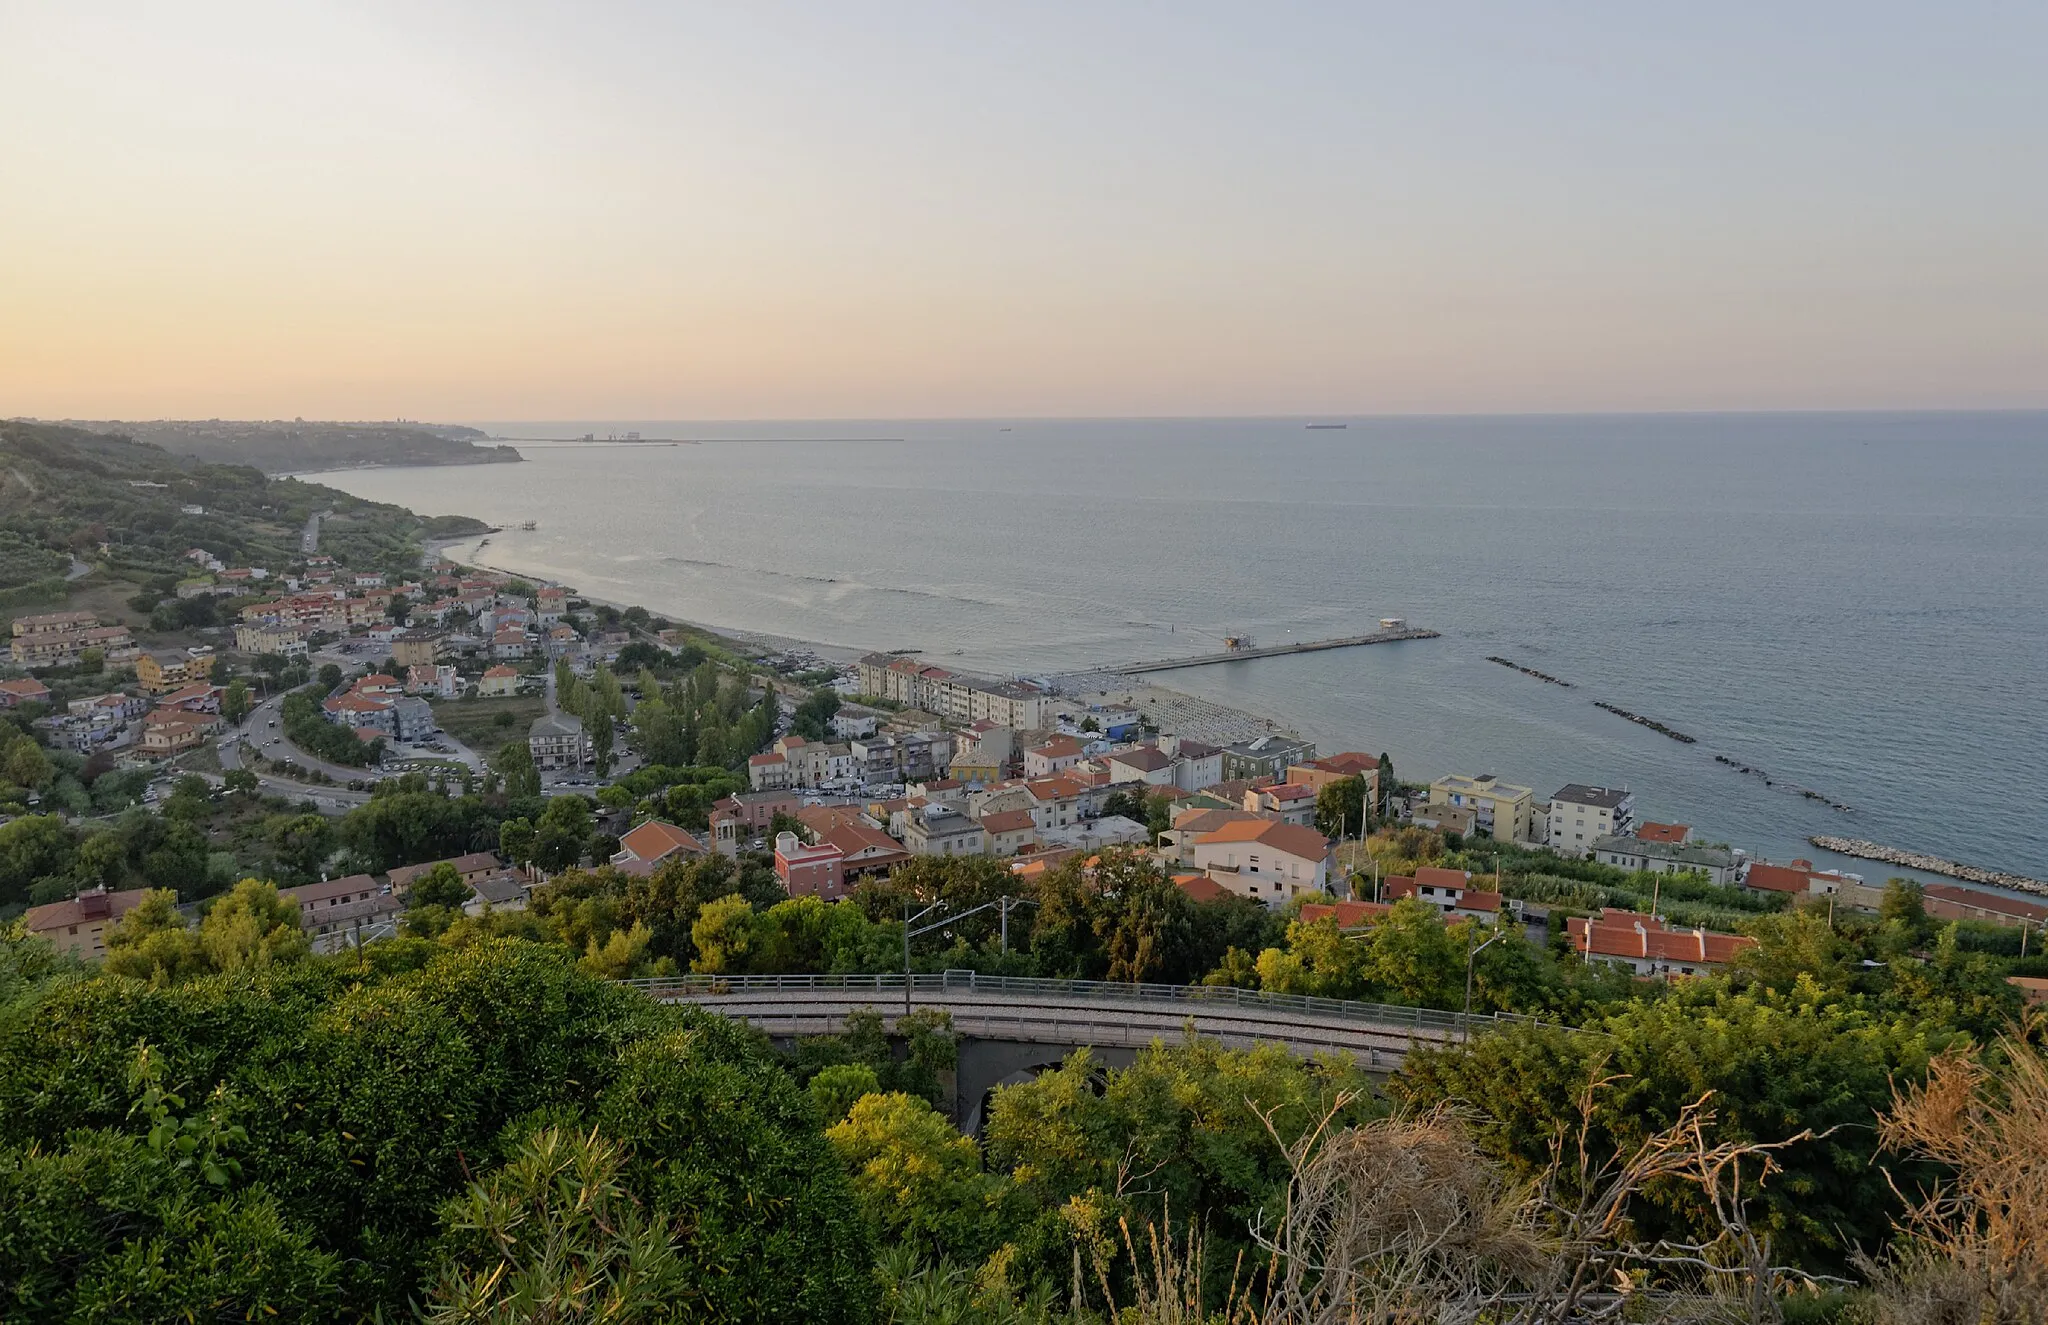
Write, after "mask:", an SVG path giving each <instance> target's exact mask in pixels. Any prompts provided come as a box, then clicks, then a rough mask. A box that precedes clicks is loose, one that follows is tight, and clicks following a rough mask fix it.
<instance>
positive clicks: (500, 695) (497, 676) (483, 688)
mask: <svg viewBox="0 0 2048 1325" xmlns="http://www.w3.org/2000/svg"><path fill="white" fill-rule="evenodd" d="M518 693H519V672H518V670H517V669H515V668H511V667H506V666H504V665H502V664H500V665H499V666H496V667H487V668H485V669H484V674H483V676H482V678H481V679H479V680H478V681H477V683H476V695H477V698H478V699H509V698H511V697H512V696H513V695H516V694H518Z"/></svg>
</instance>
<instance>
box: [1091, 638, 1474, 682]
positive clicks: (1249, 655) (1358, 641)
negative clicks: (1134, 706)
mask: <svg viewBox="0 0 2048 1325" xmlns="http://www.w3.org/2000/svg"><path fill="white" fill-rule="evenodd" d="M1440 633H1441V632H1438V631H1434V630H1382V631H1377V632H1375V633H1373V634H1371V635H1346V636H1344V637H1343V638H1342V639H1319V640H1308V641H1305V642H1303V643H1300V644H1267V645H1264V646H1261V647H1259V648H1251V649H1223V650H1219V651H1218V652H1215V653H1197V654H1194V655H1192V656H1190V657H1186V658H1157V659H1154V660H1153V661H1151V662H1135V663H1119V664H1117V665H1116V666H1114V667H1104V668H1101V669H1100V670H1102V671H1104V672H1108V673H1110V674H1112V675H1115V676H1136V675H1138V674H1139V673H1140V672H1171V671H1176V670H1178V669H1180V668H1182V667H1207V666H1209V665H1211V664H1212V663H1226V662H1246V661H1248V660H1250V659H1253V658H1278V657H1281V656H1283V655H1285V654H1289V653H1321V652H1322V651H1323V650H1325V649H1355V648H1360V647H1362V646H1364V645H1367V644H1394V643H1398V642H1399V641H1401V640H1411V639H1436V638H1438V636H1439V634H1440Z"/></svg>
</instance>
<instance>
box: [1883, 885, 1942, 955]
mask: <svg viewBox="0 0 2048 1325" xmlns="http://www.w3.org/2000/svg"><path fill="white" fill-rule="evenodd" d="M1877 919H1878V923H1879V924H1881V925H1885V926H1887V927H1891V928H1895V929H1896V930H1897V932H1898V933H1899V934H1900V935H1901V936H1903V937H1904V938H1905V940H1906V941H1907V942H1908V943H1909V944H1912V943H1925V942H1927V941H1928V939H1930V938H1932V937H1933V935H1934V923H1933V921H1931V920H1929V919H1928V917H1927V896H1926V892H1925V890H1924V889H1922V887H1921V886H1920V885H1919V884H1918V883H1915V882H1914V881H1913V880H1911V879H1887V880H1886V881H1885V885H1884V895H1883V896H1882V897H1880V898H1879V899H1878V903H1877Z"/></svg>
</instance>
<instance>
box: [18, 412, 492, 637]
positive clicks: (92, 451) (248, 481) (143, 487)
mask: <svg viewBox="0 0 2048 1325" xmlns="http://www.w3.org/2000/svg"><path fill="white" fill-rule="evenodd" d="M316 512H332V517H331V518H329V519H326V520H324V521H323V523H322V527H321V533H320V551H321V552H323V553H326V554H327V555H329V556H332V557H335V558H336V559H337V560H339V561H341V562H342V563H343V564H345V565H349V566H353V567H357V568H362V569H386V570H391V571H404V570H410V569H412V568H414V567H416V566H417V565H418V562H419V555H420V546H421V544H420V541H421V539H423V538H429V537H436V536H451V535H455V534H461V533H466V532H476V531H482V530H483V529H484V528H486V526H485V525H483V524H482V523H480V522H478V521H474V520H469V519H467V518H464V517H460V516H457V517H436V518H434V519H422V518H421V517H419V516H416V515H414V514H413V513H412V512H410V511H407V510H405V509H404V508H402V507H398V506H390V505H385V504H383V503H381V502H370V501H364V500H362V499H361V498H359V497H353V496H350V495H349V494H348V493H345V492H341V491H339V490H337V489H334V488H329V487H324V486H322V485H320V484H317V483H305V482H301V481H299V480H297V479H273V478H269V477H266V476H265V475H264V474H263V473H262V472H261V471H260V470H257V469H253V468H250V467H248V466H246V465H220V464H209V463H206V462H204V461H200V460H195V459H193V458H191V457H189V456H179V455H173V454H172V453H170V452H168V451H165V450H163V449H162V448H160V447H157V446H152V445H149V444H146V443H142V442H137V441H134V440H132V439H130V438H127V437H121V436H116V435H110V434H101V433H90V432H85V431H82V430H80V429H76V428H68V427H62V426H59V425H55V424H41V423H27V422H21V421H5V422H0V612H5V613H7V614H10V615H12V614H18V613H19V612H21V611H23V610H46V609H47V606H48V605H50V604H55V603H60V602H62V601H64V600H65V599H66V598H68V597H71V596H73V594H75V593H82V592H86V591H88V590H89V589H90V588H91V587H92V586H93V585H95V584H104V583H106V582H108V581H126V582H130V583H134V584H146V583H148V582H149V581H151V580H162V579H164V578H165V577H177V576H181V575H183V574H186V573H188V572H189V571H190V570H191V564H190V563H189V562H187V561H185V560H184V555H185V553H186V551H187V550H189V549H191V548H194V547H202V548H205V549H206V550H207V551H208V552H211V553H213V554H214V555H215V556H217V557H219V558H220V559H221V560H222V561H224V562H226V563H227V564H229V565H257V566H270V567H282V566H283V565H285V564H287V563H289V562H292V561H296V560H298V559H299V557H300V555H301V553H300V542H299V540H300V535H301V531H302V530H303V529H304V528H305V525H306V521H307V519H308V518H309V517H310V516H312V515H313V514H315V513H316ZM73 558H76V559H77V560H78V561H80V562H83V563H85V564H87V565H89V566H91V567H93V568H94V572H95V573H94V574H91V575H88V576H85V577H83V578H81V579H79V580H78V581H76V582H73V583H67V581H66V579H65V575H66V572H67V570H69V569H71V568H72V565H73Z"/></svg>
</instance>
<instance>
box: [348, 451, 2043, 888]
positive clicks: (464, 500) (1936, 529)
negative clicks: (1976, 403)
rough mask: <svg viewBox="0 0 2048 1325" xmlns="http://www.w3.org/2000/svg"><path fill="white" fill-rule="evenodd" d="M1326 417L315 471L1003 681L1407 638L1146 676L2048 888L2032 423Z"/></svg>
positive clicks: (1672, 811) (518, 542)
mask: <svg viewBox="0 0 2048 1325" xmlns="http://www.w3.org/2000/svg"><path fill="white" fill-rule="evenodd" d="M1330 421H1332V422H1334V421H1338V420H1330ZM1345 422H1348V425H1349V426H1348V427H1346V428H1345V429H1342V430H1335V429H1330V430H1310V429H1308V428H1306V427H1305V426H1304V421H1303V420H1298V419H1296V420H1241V419H1231V420H1199V419H1196V420H1159V421H1110V422H1093V421H1056V422H1047V421H1028V420H1027V421H1017V422H1012V423H1008V424H1005V423H1001V422H980V421H966V422H915V423H911V422H888V421H881V422H843V423H789V424H759V423H756V424H705V423H665V422H659V421H650V422H638V423H609V424H590V423H545V424H508V423H494V424H483V425H480V426H483V427H485V428H487V429H488V430H489V431H491V432H493V433H495V434H497V435H500V436H505V437H511V438H521V439H534V438H566V437H574V436H580V435H581V434H583V433H586V432H596V433H597V434H598V435H599V436H600V437H602V436H604V435H605V434H606V433H607V432H614V431H617V432H623V431H625V430H627V429H633V430H637V431H639V432H641V433H643V434H644V435H646V436H649V437H676V438H691V439H699V440H701V442H702V444H700V445H694V446H677V447H671V446H659V447H654V446H640V447H629V446H602V445H600V446H584V445H564V446H551V445H533V446H530V447H528V448H525V449H526V454H527V455H528V456H529V463H526V464H522V465H504V466H491V467H478V468H454V469H410V470H366V471H351V472H344V473H338V474H333V475H327V476H323V477H324V479H325V481H327V482H331V483H333V484H335V485H336V486H339V487H342V488H345V489H347V490H349V491H352V492H356V493H360V494H362V495H364V496H367V497H373V498H376V499H379V500H384V501H392V502H399V503H402V504H404V505H406V506H409V507H411V508H413V509H415V510H418V511H421V512H424V513H436V514H438V513H461V514H468V515H474V516H478V517H481V518H483V519H487V520H490V521H492V522H493V523H500V524H504V525H506V526H508V528H507V531H506V532H505V533H502V534H499V535H497V536H496V537H494V538H493V539H492V540H491V544H490V547H489V549H488V557H487V559H488V560H490V561H492V562H493V563H494V564H498V565H504V566H509V567H515V568H518V569H521V570H524V571H529V572H531V573H535V574H540V575H546V576H550V577H553V578H558V579H562V580H565V581H568V582H570V583H572V584H574V585H576V586H577V587H579V588H581V589H583V590H585V591H586V592H590V593H594V594H597V595H599V596H601V597H606V598H612V599H617V600H622V601H634V602H641V603H645V604H646V605H647V606H649V607H650V608H653V609H655V610H658V611H664V612H668V613H671V614H674V615H678V616H682V617H686V618H689V619H693V620H698V621H703V622H707V623H714V624H721V625H727V626H732V627H737V628H744V629H752V630H759V631H767V632H774V633H779V634H785V635H792V636H797V637H800V638H808V639H815V640H822V641H827V642H831V643H838V644H847V645H855V646H861V647H878V648H880V647H914V648H922V649H924V650H926V651H928V652H929V653H930V654H932V655H933V656H934V658H935V659H936V660H939V661H943V662H946V663H947V664H949V665H956V666H960V667H964V668H970V669H980V670H986V671H990V672H997V673H1018V674H1025V675H1031V674H1042V673H1045V672H1050V671H1057V670H1066V669H1072V668H1078V667H1082V666H1086V665H1090V664H1096V663H1103V662H1110V661H1116V660H1125V659H1137V658H1150V657H1159V656H1173V655H1176V654H1179V653H1193V652H1200V651H1204V650H1206V649H1210V648H1214V647H1217V645H1218V643H1219V641H1220V637H1221V636H1222V635H1223V634H1225V633H1249V634H1251V635H1253V636H1255V637H1257V639H1258V640H1259V641H1260V642H1262V643H1270V642H1279V641H1284V640H1286V639H1289V638H1294V639H1316V638H1323V637H1327V636H1334V635H1344V634H1352V633H1356V632H1359V631H1361V630H1364V629H1370V628H1371V623H1372V622H1374V621H1375V620H1376V619H1377V618H1379V617H1382V616H1403V617H1406V618H1408V619H1409V621H1411V622H1412V623H1414V624H1416V625H1420V626H1427V627H1430V628H1433V629H1436V630H1440V631H1442V632H1443V638H1441V639H1437V640H1431V641H1424V642H1417V643H1407V644H1400V645H1393V646H1379V647H1373V648H1365V649H1351V650H1345V651H1340V652H1329V653H1319V654H1308V655H1300V656H1294V657H1288V658H1276V659H1266V660H1259V661H1252V662H1242V663H1233V664H1226V665H1223V666H1217V667H1210V668H1204V669H1199V670H1190V671H1181V672H1170V673H1164V674H1161V675H1159V676H1157V677H1155V678H1153V679H1155V680H1158V681H1159V682H1161V683H1163V684H1167V685H1172V686H1176V687H1178V688H1181V689H1185V690H1189V691H1193V692H1195V693H1198V694H1201V695H1205V696H1208V697H1210V698H1214V699H1217V700H1221V701H1225V702H1231V703H1236V704H1240V705H1243V706H1246V707H1249V708H1252V709H1254V710H1255V711H1258V712H1261V713H1265V714H1268V715H1270V716H1274V717H1277V718H1279V719H1281V720H1283V721H1285V722H1287V723H1288V724H1290V725H1292V726H1295V727H1297V728H1299V729H1300V730H1301V731H1303V732H1304V733H1306V734H1308V735H1310V736H1312V737H1313V738H1314V739H1316V740H1317V742H1318V743H1319V744H1320V745H1321V746H1322V748H1324V749H1325V750H1340V749H1354V748H1355V749H1365V750H1370V751H1374V752H1377V751H1381V750H1385V751H1387V752H1389V753H1390V754H1391V755H1392V756H1393V759H1394V763H1395V767H1396V768H1397V769H1398V770H1399V771H1400V773H1401V774H1402V775H1403V776H1407V777H1422V776H1434V775H1436V774H1439V773H1444V772H1452V771H1456V772H1467V773H1481V772H1492V773H1497V774H1499V775H1500V776H1501V777H1503V778H1505V779H1507V780H1510V781H1515V782H1522V783H1527V784H1530V785H1533V786H1534V787H1535V789H1536V791H1537V794H1538V795H1539V796H1548V795H1549V794H1550V793H1551V792H1552V791H1554V790H1555V789H1556V787H1557V786H1558V785H1560V784H1562V783H1564V782H1567V781H1581V782H1590V783H1606V784H1609V785H1625V786H1628V787H1630V788H1632V789H1634V790H1635V791H1636V792H1637V799H1638V804H1639V813H1641V814H1642V815H1643V816H1644V817H1647V818H1653V819H1664V820H1680V821H1684V822H1688V823H1691V824H1693V825H1695V826H1696V827H1697V828H1698V829H1699V830H1701V831H1702V832H1703V833H1704V834H1705V835H1707V836H1708V837H1709V838H1710V839H1716V840H1721V841H1727V842H1731V843H1733V844H1735V845H1738V846H1744V847H1747V848H1749V849H1751V850H1754V851H1760V852H1763V853H1765V854H1767V855H1769V856H1771V857H1773V858H1777V859H1786V858H1789V857H1791V856H1793V855H1796V854H1806V855H1812V856H1815V857H1816V858H1822V857H1820V856H1819V855H1818V853H1814V852H1813V851H1812V850H1811V849H1810V848H1808V847H1807V846H1806V845H1805V842H1804V839H1805V836H1806V835H1807V834H1808V833H1814V832H1834V833H1841V834H1844V835H1847V836H1856V837H1866V838H1871V839H1875V840H1878V841H1882V842H1887V843H1890V844H1893V845H1897V846H1902V847H1908V848H1912V849H1918V850H1925V851H1932V852H1935V853H1937V854H1941V855H1945V856H1949V857H1951V858H1955V859H1961V860H1966V861H1971V862H1974V863H1980V864H1984V865H1989V866H1994V867H2001V868H2007V869H2014V870H2017V871H2020V872H2022V873H2026V874H2031V875H2034V876H2036V877H2048V414H2042V413H2015V414H1953V415H1878V414H1869V415H1792V416H1775V415H1713V416H1706V415H1701V416H1640V417H1621V416H1602V417H1554V416H1553V417H1540V418H1485V419H1474V418H1423V419H1351V420H1348V421H1345ZM528 520H531V521H534V522H536V524H537V528H536V529H535V530H533V531H532V532H520V531H518V530H516V529H515V528H511V526H516V525H517V524H519V523H521V522H524V521H528ZM1488 654H1501V655H1504V656H1507V657H1510V658H1513V659H1516V660H1517V661H1520V662H1523V663H1525V664H1527V665H1529V666H1532V667H1535V668H1538V669H1539V670H1542V671H1545V672H1549V673H1551V674H1553V675H1555V676H1559V677H1562V678H1564V679H1566V680H1569V681H1572V682H1575V683H1576V687H1577V688H1575V689H1571V690H1565V689H1560V688H1558V687H1555V686H1549V685H1545V684H1543V683H1541V682H1539V681H1536V680H1533V679H1531V678H1529V677H1526V676H1522V675H1520V674H1518V673H1515V672H1511V671H1509V670H1507V669H1505V668H1503V667H1499V666H1497V665H1495V664H1492V663H1489V662H1487V661H1485V659H1486V656H1487V655H1488ZM1595 699H1605V700H1608V701H1610V702H1612V703H1615V704H1618V705H1620V706H1621V707H1623V708H1626V709H1630V710H1633V711H1635V712H1637V713H1642V714H1646V715H1649V716H1651V717H1654V718H1657V719H1659V720H1661V721H1663V722H1665V723H1667V724H1669V725H1670V726H1672V727H1674V728H1677V729H1678V730H1680V731H1683V732H1687V733H1690V734H1692V735H1694V736H1696V737H1698V738H1699V741H1698V744H1696V745H1690V746H1686V745H1680V744H1678V743H1676V742H1673V741H1671V740H1668V739H1666V738H1665V737H1662V736H1659V735H1657V734H1656V733H1654V732H1650V731H1647V730H1645V729H1643V728H1640V727H1637V726H1634V725H1632V724H1630V723H1627V722H1624V721H1622V720H1621V719H1619V718H1616V717H1613V716H1610V715H1609V714H1606V713H1604V712H1602V711H1600V710H1598V709H1596V708H1594V707H1593V706H1592V702H1591V701H1593V700H1595ZM1716 754H1726V755H1728V756H1730V757H1731V758H1734V759H1737V760H1739V761H1740V762H1742V763H1745V764H1749V765H1753V766H1755V767H1758V768H1761V769H1764V770H1766V771H1768V772H1769V773H1770V774H1771V775H1772V777H1773V778H1774V779H1777V780H1779V781H1781V782H1785V783H1793V784H1799V785H1804V786H1807V787H1812V788H1814V789H1816V790H1818V791H1820V792H1823V793H1825V794H1826V795H1827V796H1829V797H1830V798H1832V799H1834V800H1839V801H1843V802H1847V803H1848V804H1850V805H1852V806H1853V807H1854V809H1853V811H1852V812H1850V813H1846V814H1843V813H1838V812H1835V811H1833V810H1830V809H1828V808H1826V807H1825V806H1821V805H1818V804H1814V803H1812V802H1809V801H1806V800H1803V799H1801V798H1799V797H1797V796H1796V795H1794V794H1792V793H1790V792H1787V791H1783V790H1778V789H1772V788H1767V787H1765V786H1763V785H1762V783H1761V782H1759V781H1757V780H1756V779H1754V778H1750V777H1745V776H1743V775H1741V774H1739V773H1736V772H1734V771H1732V770H1730V769H1728V768H1725V767H1723V766H1721V765H1719V764H1717V763H1716V762H1715V761H1714V755H1716ZM1856 868H1859V869H1860V870H1861V871H1862V872H1863V873H1865V874H1866V876H1868V877H1871V878H1882V877H1884V874H1885V873H1886V871H1885V869H1884V868H1883V867H1882V866H1877V865H1874V864H1872V865H1864V866H1859V867H1856Z"/></svg>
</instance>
